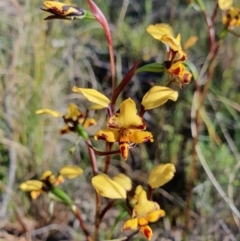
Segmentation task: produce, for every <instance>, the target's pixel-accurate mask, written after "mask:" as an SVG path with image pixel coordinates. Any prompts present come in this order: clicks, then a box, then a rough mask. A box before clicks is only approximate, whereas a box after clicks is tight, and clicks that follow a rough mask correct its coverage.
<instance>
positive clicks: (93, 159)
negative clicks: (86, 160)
mask: <svg viewBox="0 0 240 241" xmlns="http://www.w3.org/2000/svg"><path fill="white" fill-rule="evenodd" d="M86 142H87V146H88V153H89V157H90V162H91V166H92V171H93V176H96V175H97V174H98V167H97V161H96V156H95V153H94V150H93V149H92V148H91V147H90V146H92V143H91V141H90V140H89V139H88V140H87V141H86Z"/></svg>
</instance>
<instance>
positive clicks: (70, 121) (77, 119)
mask: <svg viewBox="0 0 240 241" xmlns="http://www.w3.org/2000/svg"><path fill="white" fill-rule="evenodd" d="M36 114H50V115H52V116H53V117H63V120H64V122H65V123H66V124H67V125H66V126H64V127H63V128H61V130H60V133H61V134H65V133H69V132H71V131H72V132H76V129H77V127H78V126H79V124H80V125H82V126H83V128H87V127H89V126H92V125H96V121H95V120H94V119H93V118H87V119H86V118H85V115H83V114H82V113H81V111H80V110H79V109H78V106H77V105H75V104H74V103H70V104H69V105H68V107H67V114H66V115H64V114H62V113H60V112H58V111H55V110H50V109H40V110H37V111H36Z"/></svg>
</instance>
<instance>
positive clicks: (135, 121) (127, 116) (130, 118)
mask: <svg viewBox="0 0 240 241" xmlns="http://www.w3.org/2000/svg"><path fill="white" fill-rule="evenodd" d="M108 127H110V128H111V127H112V128H119V129H120V128H126V129H135V128H136V129H143V128H144V129H145V124H144V123H143V120H142V118H141V117H140V116H139V115H137V108H136V104H135V102H134V101H133V100H132V99H131V98H128V99H126V100H124V101H123V102H122V103H121V104H120V111H119V113H116V114H115V115H114V116H112V117H111V118H110V119H109V122H108Z"/></svg>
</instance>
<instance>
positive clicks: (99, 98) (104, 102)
mask: <svg viewBox="0 0 240 241" xmlns="http://www.w3.org/2000/svg"><path fill="white" fill-rule="evenodd" d="M72 91H73V92H75V93H80V94H82V95H83V96H84V97H85V98H86V99H87V100H89V101H90V102H92V103H94V104H97V105H96V106H98V107H100V108H106V107H108V105H109V104H110V100H109V99H108V98H107V97H106V96H105V95H103V94H101V93H100V92H98V91H97V90H94V89H87V88H78V87H76V86H74V87H73V88H72ZM96 106H95V107H96Z"/></svg>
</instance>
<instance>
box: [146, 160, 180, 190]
mask: <svg viewBox="0 0 240 241" xmlns="http://www.w3.org/2000/svg"><path fill="white" fill-rule="evenodd" d="M175 172H176V168H175V166H174V165H173V164H171V163H168V164H160V165H158V166H156V167H154V168H153V169H152V170H151V172H150V174H149V177H148V184H149V185H150V186H151V188H158V187H161V186H163V185H164V184H165V183H167V182H169V181H170V180H171V179H172V178H173V176H174V173H175Z"/></svg>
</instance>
